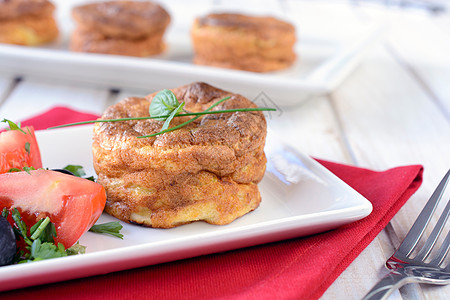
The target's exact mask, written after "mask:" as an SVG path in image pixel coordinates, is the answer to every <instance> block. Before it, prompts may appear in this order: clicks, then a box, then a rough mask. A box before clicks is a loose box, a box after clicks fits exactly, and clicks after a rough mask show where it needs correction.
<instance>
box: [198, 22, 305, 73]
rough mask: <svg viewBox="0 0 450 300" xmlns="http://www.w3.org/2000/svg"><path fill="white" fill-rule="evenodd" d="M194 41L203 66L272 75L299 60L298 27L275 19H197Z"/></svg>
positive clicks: (199, 60)
mask: <svg viewBox="0 0 450 300" xmlns="http://www.w3.org/2000/svg"><path fill="white" fill-rule="evenodd" d="M191 38H192V44H193V47H194V53H195V55H194V62H195V63H196V64H200V65H209V66H215V67H222V68H231V69H239V70H246V71H253V72H268V71H275V70H281V69H285V68H287V67H289V66H291V65H292V64H293V62H294V61H295V59H296V54H295V52H294V49H293V47H294V45H295V42H296V35H295V27H294V26H293V25H291V24H290V23H287V22H285V21H281V20H279V19H276V18H273V17H259V16H248V15H243V14H232V13H214V14H209V15H206V16H203V17H199V18H197V19H195V21H194V24H193V26H192V29H191Z"/></svg>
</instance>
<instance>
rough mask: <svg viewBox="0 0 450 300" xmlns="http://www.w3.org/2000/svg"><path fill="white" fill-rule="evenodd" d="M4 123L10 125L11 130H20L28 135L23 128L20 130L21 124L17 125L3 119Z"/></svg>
mask: <svg viewBox="0 0 450 300" xmlns="http://www.w3.org/2000/svg"><path fill="white" fill-rule="evenodd" d="M2 122H3V123H7V124H8V126H9V130H19V131H21V132H23V133H24V134H27V133H26V132H25V131H23V130H22V128H20V122H19V123H17V124H16V123H14V122H13V121H11V120H8V119H3V120H2Z"/></svg>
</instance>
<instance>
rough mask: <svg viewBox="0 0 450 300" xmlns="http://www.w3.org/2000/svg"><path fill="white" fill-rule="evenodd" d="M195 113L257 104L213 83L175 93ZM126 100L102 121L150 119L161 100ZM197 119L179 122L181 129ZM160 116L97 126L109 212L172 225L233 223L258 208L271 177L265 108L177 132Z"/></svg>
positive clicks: (98, 164) (98, 166) (214, 117)
mask: <svg viewBox="0 0 450 300" xmlns="http://www.w3.org/2000/svg"><path fill="white" fill-rule="evenodd" d="M172 91H173V93H174V94H175V95H176V97H177V99H178V100H179V101H180V102H183V101H184V102H185V103H186V105H185V106H184V108H185V109H186V110H187V111H190V112H200V111H204V110H205V109H206V108H208V107H210V106H211V105H212V104H213V103H215V102H217V101H219V100H220V99H223V98H225V97H228V96H230V97H231V98H230V99H228V100H227V101H225V102H223V103H221V104H220V105H218V106H216V107H215V108H214V109H218V110H223V109H236V108H254V107H257V106H256V105H255V104H254V103H253V102H251V101H250V100H248V99H247V98H245V97H243V96H241V95H239V94H234V93H231V92H227V91H224V90H221V89H218V88H215V87H212V86H210V85H208V84H206V83H198V82H197V83H192V84H189V85H185V86H182V87H179V88H176V89H173V90H172ZM155 95H156V93H155V94H151V95H149V96H147V97H145V98H137V97H133V98H126V99H124V100H122V101H120V102H119V103H117V104H115V105H113V106H110V107H109V108H108V109H107V110H106V111H105V113H104V114H103V116H102V119H116V118H125V117H132V118H134V117H145V116H149V107H150V104H151V102H152V99H153V97H154V96H155ZM190 118H191V117H188V116H186V117H177V118H174V119H173V120H172V123H171V124H172V125H171V126H176V125H178V124H180V123H182V122H185V121H186V120H188V119H190ZM163 123H164V121H159V120H156V119H151V120H149V119H147V120H133V121H125V122H105V123H97V124H96V125H95V126H94V136H93V145H92V148H93V156H94V168H95V171H96V172H97V175H98V183H100V184H101V185H103V186H104V187H105V189H106V192H107V204H106V207H105V211H106V212H107V213H109V214H111V215H112V216H115V217H116V218H118V219H120V220H122V221H125V222H129V223H133V224H140V225H143V226H150V227H158V228H170V227H174V226H178V225H181V224H185V223H190V222H194V221H200V220H203V221H206V222H208V223H211V224H218V225H222V224H228V223H230V222H232V221H233V220H235V219H236V218H238V217H241V216H243V215H245V214H246V213H248V212H250V211H252V210H254V209H256V208H257V207H258V206H259V204H260V202H261V195H260V193H259V190H258V186H257V184H258V183H259V182H260V181H261V179H262V178H263V176H264V172H265V167H266V156H265V154H264V144H265V140H266V134H267V124H266V120H265V117H264V115H263V114H262V112H260V111H252V112H233V113H222V114H211V115H205V116H203V117H201V118H199V119H197V120H195V121H194V122H192V123H190V124H188V125H186V126H185V127H182V128H179V129H177V130H175V131H172V132H168V133H164V134H161V135H158V136H156V137H148V138H137V137H139V136H143V135H149V134H153V133H156V132H159V131H160V130H161V127H162V125H163Z"/></svg>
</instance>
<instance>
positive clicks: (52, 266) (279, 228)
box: [0, 126, 372, 291]
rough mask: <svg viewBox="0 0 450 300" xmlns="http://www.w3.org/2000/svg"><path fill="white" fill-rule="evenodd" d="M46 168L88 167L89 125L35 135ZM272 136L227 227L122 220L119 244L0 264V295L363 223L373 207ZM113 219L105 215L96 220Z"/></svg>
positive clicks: (88, 239) (98, 241) (100, 239)
mask: <svg viewBox="0 0 450 300" xmlns="http://www.w3.org/2000/svg"><path fill="white" fill-rule="evenodd" d="M36 136H37V139H38V143H39V145H40V149H41V154H42V159H43V164H44V167H46V168H62V167H65V166H66V165H68V164H78V165H82V166H84V168H85V170H86V171H87V173H88V175H95V173H94V170H93V167H92V153H91V140H92V126H81V127H72V128H64V129H56V130H49V131H38V132H36ZM274 139H275V137H274V135H273V134H271V133H270V132H269V135H268V140H267V144H266V145H267V147H266V154H267V156H268V159H269V163H268V165H267V167H268V168H267V172H266V175H265V177H264V179H263V181H262V182H261V183H260V185H259V187H260V191H261V195H262V202H261V205H260V207H258V208H257V209H256V210H255V211H253V212H250V213H249V214H247V215H245V216H243V217H241V218H239V219H237V220H235V221H234V222H232V223H231V224H229V225H224V226H216V225H210V224H207V223H204V222H195V223H191V224H187V225H183V226H179V227H176V228H172V229H154V228H144V227H140V226H137V225H130V224H126V223H123V222H122V225H123V226H124V228H123V230H122V233H123V234H124V239H123V240H121V239H119V238H115V237H110V236H106V235H101V234H95V233H91V232H87V233H85V234H84V235H83V236H82V237H81V239H80V244H82V245H85V246H87V251H86V254H83V255H76V256H69V257H63V258H55V259H50V260H44V261H39V262H33V263H28V264H20V265H11V266H4V267H0V291H4V290H10V289H17V288H22V287H25V286H31V285H38V284H45V283H50V282H56V281H63V280H69V279H74V278H81V277H86V276H92V275H97V274H105V273H108V272H113V271H119V270H125V269H131V268H137V267H142V266H147V265H152V264H158V263H162V262H167V261H173V260H178V259H183V258H188V257H194V256H198V255H203V254H209V253H215V252H220V251H226V250H231V249H237V248H242V247H248V246H252V245H257V244H262V243H268V242H273V241H279V240H283V239H289V238H295V237H300V236H306V235H310V234H314V233H318V232H322V231H326V230H330V229H333V228H336V227H338V226H341V225H344V224H347V223H351V222H354V221H356V220H359V219H362V218H364V217H366V216H367V215H369V214H370V212H371V211H372V205H371V203H370V202H369V201H368V200H367V199H365V198H364V197H362V196H361V195H360V194H359V193H357V192H356V191H355V190H353V189H352V188H350V187H349V186H348V185H347V184H345V183H344V182H342V181H341V180H340V179H339V178H337V177H336V176H335V175H333V174H332V173H331V172H329V171H328V170H327V169H325V168H324V167H323V166H322V165H320V164H319V163H317V162H316V161H314V160H312V159H311V158H309V157H307V156H305V155H303V154H301V153H298V152H296V151H292V150H289V148H286V147H284V148H282V147H281V146H279V145H280V144H279V142H278V141H274ZM108 221H117V219H115V218H113V217H111V216H109V215H106V214H103V215H102V216H101V217H100V219H99V221H98V223H104V222H108Z"/></svg>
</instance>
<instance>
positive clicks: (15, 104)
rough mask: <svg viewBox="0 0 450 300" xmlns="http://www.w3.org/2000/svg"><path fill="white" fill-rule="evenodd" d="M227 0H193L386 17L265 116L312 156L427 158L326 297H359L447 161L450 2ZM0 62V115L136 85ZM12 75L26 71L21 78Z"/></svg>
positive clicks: (427, 289) (375, 164) (24, 113)
mask: <svg viewBox="0 0 450 300" xmlns="http://www.w3.org/2000/svg"><path fill="white" fill-rule="evenodd" d="M223 2H226V3H221V2H220V1H213V0H211V1H198V2H197V3H196V5H198V6H199V7H200V6H203V5H204V4H205V3H207V4H208V5H210V6H212V7H214V6H216V7H218V8H223V7H226V8H237V7H242V6H245V7H247V8H249V7H251V8H253V9H255V11H257V12H261V11H268V12H277V14H285V15H286V16H288V17H290V18H302V17H314V14H320V13H330V11H332V13H333V14H336V15H339V14H341V16H342V14H343V15H346V16H348V17H351V18H356V19H358V20H360V22H362V23H364V22H367V21H373V20H376V21H380V22H384V23H385V24H388V25H389V27H388V30H387V32H386V34H385V38H384V39H382V40H380V41H379V42H377V43H375V44H374V46H373V47H372V48H371V49H370V51H369V52H368V53H367V55H366V56H365V57H364V59H363V60H362V62H361V63H360V64H359V65H358V67H357V68H356V69H355V70H354V71H353V72H352V73H351V74H350V75H349V76H348V78H347V79H346V80H345V81H344V82H343V83H342V84H340V86H339V87H338V88H337V89H335V90H334V91H333V92H331V93H330V94H328V95H321V96H314V97H311V98H309V99H308V100H306V101H303V102H301V103H300V104H299V105H297V106H296V107H291V108H289V109H286V108H285V109H283V108H282V110H281V112H282V113H281V114H279V115H278V116H272V117H271V118H270V119H269V126H270V127H271V128H272V129H273V130H276V131H278V132H279V134H280V136H281V137H282V138H283V137H284V138H289V139H290V140H291V142H294V143H295V145H296V146H298V148H299V149H300V150H301V151H302V152H304V153H307V154H310V155H312V156H314V157H318V158H322V159H327V160H332V161H336V162H342V163H347V164H353V165H356V166H361V167H366V168H371V169H375V170H384V169H387V168H391V167H395V166H400V165H406V164H422V165H423V166H424V168H425V173H424V181H423V185H422V186H421V188H420V189H419V190H418V191H417V193H416V194H415V195H413V196H412V197H411V199H410V200H409V201H408V202H407V203H406V204H405V206H404V207H403V208H402V209H401V210H400V211H399V213H398V214H397V215H396V216H395V217H394V218H393V220H392V221H391V223H390V224H389V225H388V226H387V227H386V229H385V230H383V231H382V232H381V233H380V234H379V236H378V237H377V238H376V239H375V240H374V241H373V242H372V243H371V244H370V245H369V246H368V247H367V248H366V249H365V251H364V252H362V253H361V255H360V256H359V257H358V258H357V259H356V260H355V261H354V262H353V263H352V264H351V265H350V267H349V268H348V269H347V270H345V271H344V272H343V273H342V275H341V276H340V277H339V278H338V279H337V280H336V281H335V282H334V283H333V284H332V285H331V287H330V288H329V289H328V290H327V291H326V293H325V294H324V295H323V297H322V298H323V299H360V298H361V297H363V295H364V294H365V293H366V292H367V291H368V290H369V289H370V288H371V287H372V286H373V285H374V284H375V283H376V282H377V281H378V280H379V279H380V278H381V277H382V276H383V275H385V274H386V273H387V270H386V269H385V267H384V263H385V261H386V259H387V258H388V257H389V256H390V255H391V254H392V253H393V251H394V249H395V247H397V246H398V244H399V241H401V240H402V239H403V237H404V236H405V234H406V232H407V231H408V230H409V228H410V226H411V224H412V223H413V220H414V219H415V218H416V216H417V214H418V212H419V211H420V210H421V209H422V207H423V205H424V203H425V202H426V200H427V199H428V197H429V195H430V194H431V192H432V191H433V189H434V188H435V187H436V185H437V183H438V182H439V180H440V178H441V177H442V176H443V175H444V173H445V172H446V171H447V169H448V168H449V167H450V12H447V13H445V12H444V13H441V14H432V13H429V12H426V11H424V10H418V9H406V10H405V9H399V8H398V7H389V8H387V7H385V6H381V5H375V4H373V2H372V1H369V2H370V4H369V5H355V3H358V2H354V1H353V2H352V1H350V2H343V1H341V2H336V1H332V2H313V1H290V0H288V1H281V0H280V1H275V0H273V1H269V0H267V1H264V2H261V1H245V2H244V1H223ZM180 3H182V2H181V1H180ZM178 4H179V3H178ZM167 5H168V6H170V5H177V2H174V1H171V2H170V3H169V2H168V3H167ZM184 21H186V20H182V19H181V20H180V19H178V21H177V22H184ZM186 22H187V21H186ZM300 30H301V28H300ZM0 59H1V58H0ZM2 71H4V70H0V116H1V117H2V118H8V119H12V120H16V121H18V120H21V119H26V118H28V117H31V116H33V115H36V114H39V113H41V112H44V111H46V110H47V109H49V108H51V107H53V106H55V105H65V106H68V107H71V108H74V109H78V110H81V111H86V112H93V113H97V114H101V113H102V112H103V110H104V109H105V108H106V107H107V106H108V105H110V104H112V103H114V102H116V101H118V100H120V99H121V98H123V97H125V96H129V95H137V94H142V91H134V90H123V89H122V90H120V92H119V93H114V92H111V91H110V89H108V88H106V87H104V86H95V85H85V84H81V83H77V82H74V81H64V80H55V79H47V78H46V77H45V76H44V75H43V76H42V78H35V77H33V78H28V77H27V76H23V74H20V73H17V74H15V76H10V75H8V76H6V75H2ZM16 77H17V78H18V77H21V79H22V80H20V81H17V80H16V79H15V78H16ZM111 88H115V87H114V86H111ZM150 92H153V91H152V90H148V93H150ZM272 100H274V101H276V100H275V99H272ZM436 219H437V218H436ZM436 219H435V220H436ZM449 298H450V286H446V287H435V286H433V287H431V286H425V285H416V284H410V285H407V286H405V287H404V288H402V289H400V291H396V292H394V294H393V295H392V296H391V297H390V299H449Z"/></svg>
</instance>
